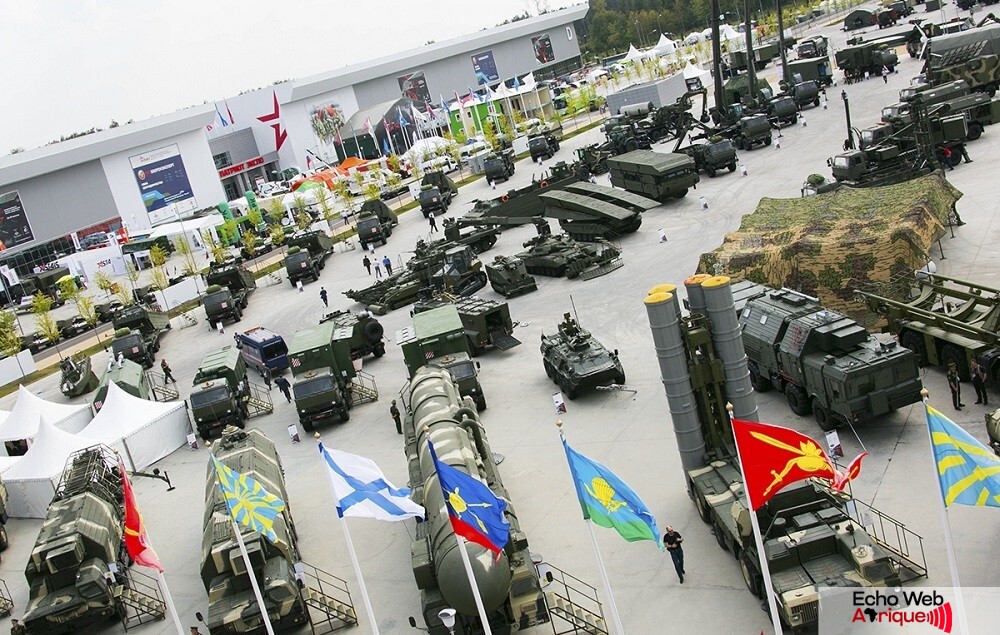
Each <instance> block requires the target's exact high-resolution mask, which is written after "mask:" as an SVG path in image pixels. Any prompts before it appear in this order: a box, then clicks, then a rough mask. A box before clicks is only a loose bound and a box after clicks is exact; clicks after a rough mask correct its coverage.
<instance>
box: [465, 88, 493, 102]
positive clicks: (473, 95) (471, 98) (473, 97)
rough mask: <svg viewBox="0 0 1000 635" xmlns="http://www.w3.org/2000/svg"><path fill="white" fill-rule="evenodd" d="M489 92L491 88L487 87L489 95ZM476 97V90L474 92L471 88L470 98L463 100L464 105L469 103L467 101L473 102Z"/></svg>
mask: <svg viewBox="0 0 1000 635" xmlns="http://www.w3.org/2000/svg"><path fill="white" fill-rule="evenodd" d="M489 90H490V87H489V86H487V87H486V92H487V94H489ZM476 97H478V95H476V91H474V90H472V89H471V88H470V89H469V96H468V97H466V98H465V99H463V100H462V103H463V104H464V103H465V102H467V101H473V100H475V99H476Z"/></svg>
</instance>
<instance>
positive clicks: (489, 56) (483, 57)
mask: <svg viewBox="0 0 1000 635" xmlns="http://www.w3.org/2000/svg"><path fill="white" fill-rule="evenodd" d="M472 70H473V71H474V72H475V73H476V83H477V84H479V85H480V86H482V85H483V84H489V83H490V82H495V81H497V80H499V79H500V73H498V72H497V63H496V61H495V60H494V59H493V51H483V52H482V53H476V54H475V55H473V56H472Z"/></svg>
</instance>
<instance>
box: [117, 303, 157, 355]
mask: <svg viewBox="0 0 1000 635" xmlns="http://www.w3.org/2000/svg"><path fill="white" fill-rule="evenodd" d="M113 325H114V328H115V336H114V339H113V340H111V351H112V354H113V355H114V357H115V358H116V359H117V358H118V355H119V354H121V355H124V356H125V359H130V360H132V361H133V362H136V363H139V364H142V365H143V366H144V367H145V368H152V367H153V362H154V361H155V360H156V351H158V350H160V338H162V337H163V335H164V334H165V333H166V332H167V331H168V330H169V329H170V317H168V316H167V314H166V313H163V312H161V311H152V310H150V309H144V308H142V307H139V306H128V307H124V308H122V309H121V310H120V311H118V313H116V314H115V318H114V321H113Z"/></svg>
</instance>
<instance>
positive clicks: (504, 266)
mask: <svg viewBox="0 0 1000 635" xmlns="http://www.w3.org/2000/svg"><path fill="white" fill-rule="evenodd" d="M486 278H487V279H488V280H489V281H490V287H491V288H492V289H493V290H494V291H496V292H497V293H499V294H500V295H502V296H503V297H505V298H513V297H514V296H516V295H520V294H522V293H530V292H531V291H537V290H538V284H537V283H536V282H535V279H534V278H533V277H532V276H530V275H529V274H528V270H527V268H526V267H525V266H524V261H523V260H521V259H520V258H516V257H513V256H494V257H493V262H491V263H488V264H487V265H486Z"/></svg>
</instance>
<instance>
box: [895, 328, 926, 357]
mask: <svg viewBox="0 0 1000 635" xmlns="http://www.w3.org/2000/svg"><path fill="white" fill-rule="evenodd" d="M899 340H900V341H899V343H900V344H902V345H903V347H904V348H908V349H910V350H911V351H913V354H914V355H916V356H917V365H918V366H925V365H926V364H927V347H926V346H924V337H923V336H922V335H921V334H920V333H917V332H916V331H906V332H905V333H903V335H902V337H900V338H899Z"/></svg>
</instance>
